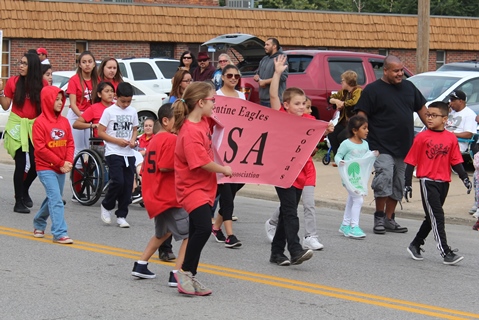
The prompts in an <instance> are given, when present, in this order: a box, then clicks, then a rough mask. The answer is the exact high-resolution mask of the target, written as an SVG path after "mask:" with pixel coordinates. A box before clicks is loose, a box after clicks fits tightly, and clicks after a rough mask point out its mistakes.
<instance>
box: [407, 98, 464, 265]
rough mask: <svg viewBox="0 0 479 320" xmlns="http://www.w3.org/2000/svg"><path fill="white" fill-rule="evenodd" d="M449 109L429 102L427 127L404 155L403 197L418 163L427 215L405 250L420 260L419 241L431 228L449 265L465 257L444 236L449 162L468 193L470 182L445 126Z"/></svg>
mask: <svg viewBox="0 0 479 320" xmlns="http://www.w3.org/2000/svg"><path fill="white" fill-rule="evenodd" d="M448 111H449V106H448V105H447V104H446V103H444V102H442V101H436V102H433V103H431V104H430V105H429V107H428V110H427V113H426V119H427V123H426V125H427V128H428V130H426V131H423V132H421V133H419V134H418V135H417V136H416V137H415V138H414V142H413V145H412V147H411V149H410V150H409V152H408V154H407V156H406V158H405V159H404V162H405V163H406V165H407V166H406V177H405V178H406V180H405V181H406V183H405V185H406V187H405V188H404V198H405V199H406V201H408V197H411V195H412V187H411V185H412V183H411V181H412V174H413V171H414V167H415V166H417V172H416V176H417V177H418V178H419V182H420V184H421V198H422V204H423V207H424V211H425V214H426V216H425V218H424V221H423V223H422V225H421V227H420V228H419V231H418V233H417V234H416V237H415V238H414V240H413V241H412V242H411V244H410V245H409V247H408V248H407V251H408V252H409V254H410V255H411V257H412V258H413V259H414V260H423V257H422V255H421V251H422V249H421V245H423V244H424V240H425V239H426V237H427V236H428V234H429V232H431V230H432V231H433V234H434V240H436V242H437V249H438V250H439V252H440V253H441V256H442V257H443V258H444V264H449V265H452V264H456V263H458V262H459V261H461V260H462V259H464V257H462V256H459V255H457V254H455V253H454V251H457V250H451V248H450V247H449V246H448V245H447V240H446V229H445V226H444V210H443V208H442V206H443V204H444V202H445V201H446V197H447V192H448V190H449V182H450V181H451V169H450V168H451V166H452V168H453V169H454V171H456V172H457V173H458V175H459V177H460V178H461V180H462V181H463V183H464V185H465V186H466V188H467V193H469V192H471V189H472V184H471V182H470V181H469V178H468V177H467V173H466V171H464V167H463V166H462V162H463V160H462V155H461V152H460V151H459V144H458V142H457V138H456V136H455V135H454V134H453V133H451V132H449V131H447V130H444V125H445V123H446V121H447V117H448Z"/></svg>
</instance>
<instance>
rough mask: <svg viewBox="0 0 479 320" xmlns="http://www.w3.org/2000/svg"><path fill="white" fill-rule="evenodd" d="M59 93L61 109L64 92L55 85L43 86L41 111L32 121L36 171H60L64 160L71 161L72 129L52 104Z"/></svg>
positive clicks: (72, 150) (73, 147) (73, 146)
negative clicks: (61, 96) (61, 98)
mask: <svg viewBox="0 0 479 320" xmlns="http://www.w3.org/2000/svg"><path fill="white" fill-rule="evenodd" d="M59 93H62V94H63V101H62V110H63V107H64V106H65V93H64V92H63V91H62V90H61V89H59V88H57V87H55V86H47V87H43V89H42V92H41V102H42V113H41V114H40V115H39V116H38V117H37V119H36V120H35V122H34V123H33V134H32V135H33V146H34V148H35V163H36V166H37V171H41V170H53V171H55V172H57V173H62V172H61V171H60V168H61V167H63V165H64V164H65V161H70V162H71V163H73V152H74V150H75V145H74V143H73V136H72V130H71V127H70V123H69V122H68V120H67V118H65V117H63V116H62V115H61V111H60V112H55V111H54V110H53V106H54V103H55V100H56V98H57V96H58V94H59Z"/></svg>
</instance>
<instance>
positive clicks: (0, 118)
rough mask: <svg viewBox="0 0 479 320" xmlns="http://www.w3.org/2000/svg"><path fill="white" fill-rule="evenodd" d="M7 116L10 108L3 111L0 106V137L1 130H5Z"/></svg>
mask: <svg viewBox="0 0 479 320" xmlns="http://www.w3.org/2000/svg"><path fill="white" fill-rule="evenodd" d="M9 116H10V109H8V110H6V111H5V110H3V108H0V137H1V136H2V135H3V131H5V126H6V125H7V121H8V117H9Z"/></svg>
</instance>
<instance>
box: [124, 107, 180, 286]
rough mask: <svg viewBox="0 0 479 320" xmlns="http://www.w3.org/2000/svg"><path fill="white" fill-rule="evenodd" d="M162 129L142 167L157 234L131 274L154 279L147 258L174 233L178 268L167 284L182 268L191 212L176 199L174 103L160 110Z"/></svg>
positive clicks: (146, 201)
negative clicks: (178, 244) (172, 106)
mask: <svg viewBox="0 0 479 320" xmlns="http://www.w3.org/2000/svg"><path fill="white" fill-rule="evenodd" d="M158 119H159V121H160V124H161V128H160V131H159V132H158V133H157V134H156V135H155V136H154V137H153V139H151V142H149V145H148V147H147V149H146V154H145V158H146V159H147V161H146V162H145V165H144V166H143V167H142V171H141V175H142V177H143V180H142V181H143V202H144V204H145V208H146V211H147V212H148V215H149V216H150V219H153V218H154V219H155V235H154V236H153V237H151V239H150V242H148V245H147V246H146V249H145V251H144V252H143V254H142V256H141V258H140V260H138V261H137V262H135V264H134V266H133V271H132V272H131V274H132V275H133V276H135V277H138V278H146V279H151V278H155V276H156V275H155V274H154V273H153V272H151V271H150V270H148V260H149V259H150V258H151V256H152V255H153V253H155V251H156V250H157V249H158V247H159V246H160V245H161V244H162V243H163V242H164V241H165V240H166V239H168V238H169V237H170V236H171V235H173V236H174V237H175V240H177V241H178V240H183V242H182V243H181V247H180V251H179V254H178V259H176V264H175V269H174V270H173V271H171V272H170V278H169V280H168V285H169V286H170V287H176V279H175V277H174V273H176V272H177V270H178V269H180V268H181V264H182V263H183V259H184V257H185V251H186V245H187V243H188V229H189V220H188V213H187V212H186V211H185V210H184V209H183V208H181V206H180V204H179V203H178V201H177V200H176V193H175V172H174V169H173V167H174V164H173V161H174V156H175V147H176V135H174V134H172V133H171V130H172V129H173V124H174V122H175V119H174V117H173V109H172V108H171V103H167V104H164V105H162V106H161V108H160V110H159V111H158Z"/></svg>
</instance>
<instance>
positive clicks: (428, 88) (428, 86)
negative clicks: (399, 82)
mask: <svg viewBox="0 0 479 320" xmlns="http://www.w3.org/2000/svg"><path fill="white" fill-rule="evenodd" d="M460 79H461V78H460V77H441V76H421V75H417V76H414V77H411V78H408V80H409V81H411V82H412V83H414V85H415V86H416V88H418V89H419V91H421V93H422V95H423V96H424V98H426V100H427V101H433V100H436V99H437V98H438V97H439V96H440V95H441V94H443V93H444V91H446V90H447V89H449V88H450V87H451V86H452V85H453V84H455V83H456V82H457V81H459V80H460Z"/></svg>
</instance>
